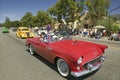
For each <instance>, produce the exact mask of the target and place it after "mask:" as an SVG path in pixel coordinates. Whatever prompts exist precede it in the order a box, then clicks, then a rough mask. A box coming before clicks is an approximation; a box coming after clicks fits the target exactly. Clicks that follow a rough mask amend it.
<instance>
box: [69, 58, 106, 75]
mask: <svg viewBox="0 0 120 80" xmlns="http://www.w3.org/2000/svg"><path fill="white" fill-rule="evenodd" d="M104 60H105V57H101V58H100V64H97V65H96V66H93V65H92V64H90V63H88V65H87V69H85V70H83V71H80V72H74V71H71V75H72V76H74V77H80V76H83V75H86V74H88V73H91V72H93V71H96V70H97V69H99V68H100V67H101V66H102V64H103V62H104Z"/></svg>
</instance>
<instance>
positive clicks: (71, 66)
mask: <svg viewBox="0 0 120 80" xmlns="http://www.w3.org/2000/svg"><path fill="white" fill-rule="evenodd" d="M26 46H27V47H28V50H29V52H30V54H31V55H34V54H35V53H36V54H38V55H40V56H42V57H43V58H45V59H46V60H47V61H49V62H51V63H53V64H54V65H55V66H56V68H57V70H58V72H59V73H60V75H61V76H63V77H67V78H68V77H70V76H71V75H72V76H74V77H80V76H83V75H86V74H88V73H91V72H93V71H96V70H98V69H99V68H100V67H101V66H102V64H103V62H104V60H105V57H104V53H105V52H106V49H107V48H108V47H107V46H106V45H102V44H96V43H91V42H86V41H81V40H74V39H72V38H71V37H70V36H62V37H60V36H59V37H57V36H56V35H52V36H51V35H49V34H48V35H45V36H42V37H36V38H29V39H26Z"/></svg>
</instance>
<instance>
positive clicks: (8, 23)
mask: <svg viewBox="0 0 120 80" xmlns="http://www.w3.org/2000/svg"><path fill="white" fill-rule="evenodd" d="M4 26H5V27H7V28H10V26H11V21H10V19H9V17H6V19H5V23H4Z"/></svg>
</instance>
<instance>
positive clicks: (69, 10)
mask: <svg viewBox="0 0 120 80" xmlns="http://www.w3.org/2000/svg"><path fill="white" fill-rule="evenodd" d="M83 2H84V0H59V1H58V2H57V3H56V4H55V5H54V6H52V7H51V8H49V9H48V12H49V14H50V15H52V16H54V17H56V18H57V20H58V21H59V22H61V19H65V20H66V21H74V20H75V19H76V17H75V13H80V12H81V11H82V10H83V9H84V8H83V5H84V4H83Z"/></svg>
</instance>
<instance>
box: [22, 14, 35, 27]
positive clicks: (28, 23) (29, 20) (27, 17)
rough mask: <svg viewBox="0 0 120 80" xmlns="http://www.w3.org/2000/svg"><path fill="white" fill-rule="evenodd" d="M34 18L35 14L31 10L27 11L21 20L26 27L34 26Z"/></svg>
mask: <svg viewBox="0 0 120 80" xmlns="http://www.w3.org/2000/svg"><path fill="white" fill-rule="evenodd" d="M32 20H33V15H32V13H31V12H27V13H26V14H25V15H24V16H23V17H22V19H21V20H20V21H21V23H22V25H21V26H25V27H32Z"/></svg>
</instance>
